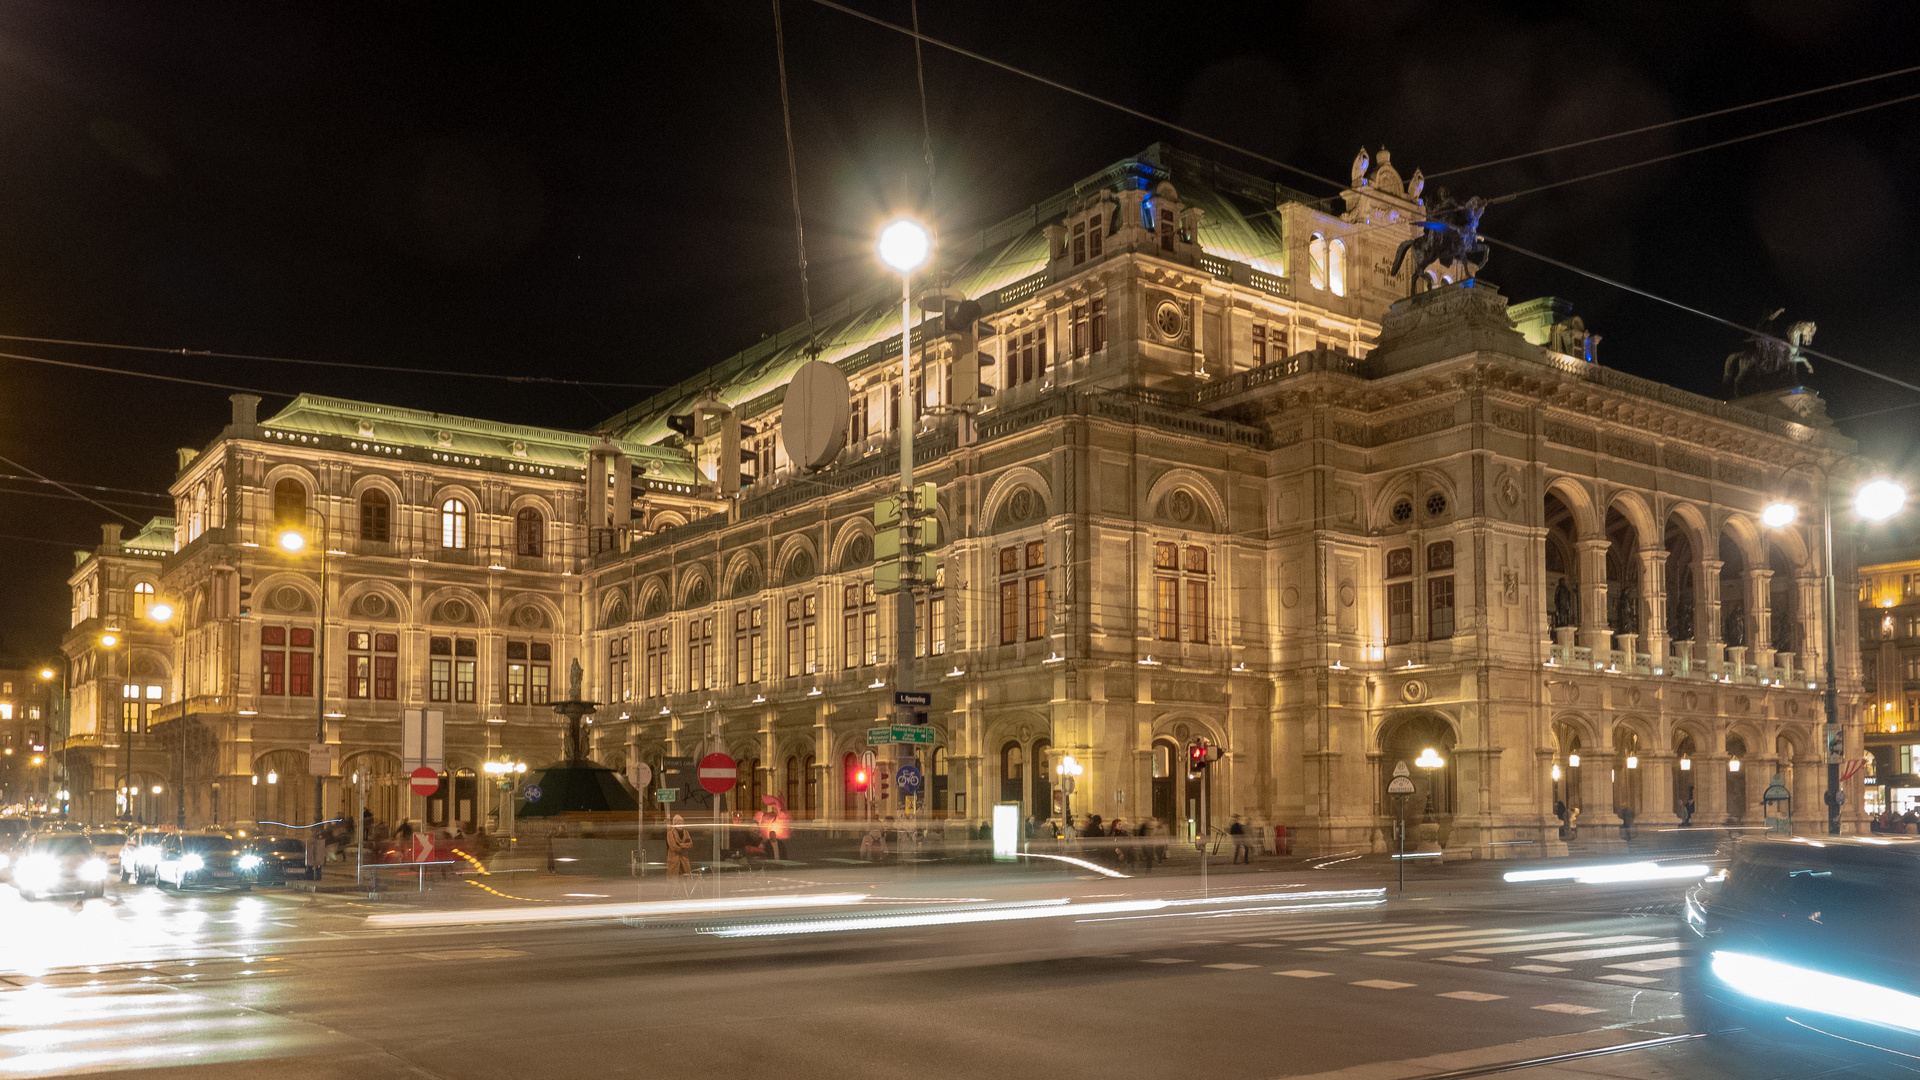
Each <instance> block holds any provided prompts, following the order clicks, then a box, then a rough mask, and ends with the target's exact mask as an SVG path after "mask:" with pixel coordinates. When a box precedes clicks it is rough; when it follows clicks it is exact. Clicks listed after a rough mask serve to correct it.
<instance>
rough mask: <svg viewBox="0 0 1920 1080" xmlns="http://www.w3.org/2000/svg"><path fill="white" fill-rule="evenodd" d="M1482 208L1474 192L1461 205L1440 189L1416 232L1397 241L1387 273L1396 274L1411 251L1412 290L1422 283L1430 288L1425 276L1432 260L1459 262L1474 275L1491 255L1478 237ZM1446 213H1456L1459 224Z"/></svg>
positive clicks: (1417, 290)
mask: <svg viewBox="0 0 1920 1080" xmlns="http://www.w3.org/2000/svg"><path fill="white" fill-rule="evenodd" d="M1486 210H1487V201H1486V200H1485V199H1482V198H1480V197H1479V196H1478V195H1476V196H1474V197H1473V198H1470V199H1468V200H1467V201H1466V203H1465V204H1459V203H1455V202H1454V201H1453V200H1452V199H1451V198H1449V197H1448V196H1447V194H1446V192H1444V191H1442V192H1441V193H1440V203H1439V205H1438V206H1436V207H1434V209H1433V212H1432V213H1431V214H1429V215H1428V217H1427V220H1425V221H1423V222H1421V223H1420V232H1419V234H1418V235H1416V236H1414V237H1413V238H1412V239H1409V240H1403V241H1401V242H1400V246H1399V248H1397V249H1395V251H1394V253H1393V269H1391V270H1389V271H1388V273H1390V274H1398V273H1399V272H1400V264H1401V262H1403V261H1404V260H1405V259H1406V257H1407V254H1408V253H1409V252H1411V253H1412V254H1413V288H1412V290H1411V291H1412V292H1419V291H1420V288H1421V283H1422V282H1426V283H1427V286H1428V287H1432V284H1433V282H1432V281H1431V280H1429V279H1428V277H1427V267H1429V266H1432V265H1433V264H1435V263H1440V264H1442V265H1447V264H1451V263H1456V262H1457V263H1461V264H1463V265H1464V266H1465V267H1466V269H1467V276H1468V277H1473V276H1475V275H1478V274H1479V273H1480V268H1481V267H1483V266H1485V265H1487V257H1488V256H1489V255H1490V254H1491V252H1490V251H1489V250H1488V248H1487V242H1486V241H1485V240H1482V239H1481V238H1480V215H1482V214H1484V213H1486ZM1449 214H1457V215H1459V217H1460V222H1459V224H1455V223H1453V222H1451V221H1448V220H1447V219H1446V216H1445V215H1449Z"/></svg>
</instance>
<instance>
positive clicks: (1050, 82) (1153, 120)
mask: <svg viewBox="0 0 1920 1080" xmlns="http://www.w3.org/2000/svg"><path fill="white" fill-rule="evenodd" d="M813 2H814V3H816V4H819V5H820V6H821V7H826V8H832V9H833V10H835V11H838V12H840V13H841V14H843V15H851V16H853V17H854V18H856V19H859V20H861V21H862V22H869V23H872V24H873V25H875V26H879V27H884V28H886V29H888V30H891V31H893V32H894V33H896V34H905V35H907V36H908V37H911V38H914V39H915V40H918V41H924V42H926V43H927V44H929V45H932V46H934V47H935V48H940V49H945V50H947V51H948V52H951V53H956V54H958V55H960V56H964V57H966V58H967V59H969V60H977V61H979V62H980V63H982V64H986V65H988V66H990V67H996V68H999V69H1000V70H1002V71H1006V72H1010V73H1012V74H1014V75H1018V76H1020V77H1021V78H1023V79H1032V80H1033V81H1034V82H1037V83H1040V84H1041V85H1043V86H1049V87H1052V88H1053V89H1055V90H1058V91H1060V92H1062V93H1065V94H1072V95H1073V96H1074V97H1077V98H1082V99H1084V100H1087V101H1091V102H1093V103H1094V104H1096V105H1104V106H1106V107H1107V108H1109V109H1113V110H1116V111H1118V112H1123V113H1126V114H1127V115H1128V116H1131V117H1133V118H1134V119H1136V120H1145V121H1146V122H1147V123H1149V124H1156V125H1158V126H1160V127H1163V128H1166V129H1167V130H1169V131H1176V132H1179V133H1180V134H1182V135H1186V136H1189V137H1191V138H1195V139H1199V140H1201V141H1203V142H1209V143H1212V144H1213V145H1215V146H1218V147H1222V148H1223V149H1227V150H1231V151H1233V152H1234V153H1236V154H1244V155H1246V156H1247V157H1250V158H1252V159H1253V160H1255V161H1258V162H1262V163H1264V164H1267V165H1272V166H1273V167H1274V168H1277V169H1284V170H1286V171H1287V172H1290V173H1294V174H1296V175H1298V176H1304V177H1306V178H1307V179H1309V180H1314V181H1318V182H1319V183H1322V184H1326V185H1327V186H1329V187H1331V188H1333V189H1334V190H1336V191H1338V190H1341V189H1343V188H1345V187H1346V186H1347V185H1346V184H1344V183H1342V182H1341V181H1338V180H1332V179H1329V178H1327V177H1325V176H1321V175H1320V174H1319V173H1316V172H1309V171H1307V170H1306V169H1302V168H1300V167H1299V166H1298V165H1289V164H1287V163H1286V162H1284V161H1281V160H1280V159H1278V158H1273V157H1268V156H1267V155H1265V154H1262V153H1260V152H1258V151H1255V150H1249V149H1247V148H1246V147H1244V146H1240V145H1238V144H1236V143H1230V142H1228V141H1227V140H1225V139H1221V138H1217V137H1215V136H1212V135H1208V134H1206V133H1205V132H1201V131H1195V130H1194V129H1193V128H1190V127H1187V126H1185V125H1184V124H1176V123H1174V122H1173V121H1171V120H1166V119H1162V118H1161V117H1158V116H1155V115H1153V114H1152V113H1146V112H1141V111H1140V110H1139V109H1136V108H1133V107H1132V106H1129V105H1122V104H1120V103H1119V102H1117V101H1114V100H1113V99H1111V98H1103V97H1101V96H1100V95H1098V94H1092V93H1088V92H1087V91H1085V90H1080V89H1077V88H1075V87H1072V86H1068V85H1067V84H1066V83H1063V82H1059V81H1058V80H1055V79H1049V78H1047V77H1046V76H1045V75H1036V74H1034V73H1033V72H1031V71H1028V70H1026V69H1025V68H1018V67H1015V66H1013V65H1012V64H1009V63H1007V62H1005V61H1003V60H995V59H994V58H992V57H991V56H984V55H982V54H980V53H977V52H974V51H973V50H972V49H967V48H962V47H961V46H959V45H955V44H953V43H952V42H948V41H942V40H940V39H939V38H936V37H930V36H928V35H926V34H923V33H920V32H919V31H918V30H914V29H912V28H910V27H905V26H901V25H899V24H898V23H890V22H888V21H887V20H885V19H882V18H879V17H877V16H873V15H869V14H867V13H866V12H864V11H857V10H855V9H853V8H850V7H848V6H846V5H845V4H838V3H835V2H834V0H813Z"/></svg>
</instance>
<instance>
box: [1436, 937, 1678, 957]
mask: <svg viewBox="0 0 1920 1080" xmlns="http://www.w3.org/2000/svg"><path fill="white" fill-rule="evenodd" d="M1652 940H1653V937H1652V936H1651V935H1648V934H1616V935H1614V936H1613V937H1597V938H1588V939H1587V940H1585V941H1568V942H1563V944H1566V945H1578V946H1580V947H1581V948H1586V947H1587V946H1590V945H1618V944H1619V943H1621V942H1623V941H1652ZM1540 948H1545V946H1543V945H1541V944H1540V943H1539V942H1535V943H1533V944H1531V945H1499V946H1495V947H1493V948H1484V949H1461V950H1460V951H1461V952H1470V953H1473V954H1474V955H1476V956H1496V955H1498V954H1500V953H1514V952H1532V951H1533V950H1534V949H1540Z"/></svg>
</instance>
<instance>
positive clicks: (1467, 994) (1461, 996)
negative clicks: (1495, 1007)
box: [1433, 990, 1507, 1001]
mask: <svg viewBox="0 0 1920 1080" xmlns="http://www.w3.org/2000/svg"><path fill="white" fill-rule="evenodd" d="M1433 996H1434V997H1443V998H1453V999H1454V1000H1456V1001H1505V1000H1507V995H1505V994H1482V993H1478V992H1476V991H1473V990H1455V991H1453V992H1451V993H1446V994H1435V995H1433Z"/></svg>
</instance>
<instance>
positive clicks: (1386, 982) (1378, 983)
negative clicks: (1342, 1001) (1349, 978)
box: [1347, 979, 1414, 990]
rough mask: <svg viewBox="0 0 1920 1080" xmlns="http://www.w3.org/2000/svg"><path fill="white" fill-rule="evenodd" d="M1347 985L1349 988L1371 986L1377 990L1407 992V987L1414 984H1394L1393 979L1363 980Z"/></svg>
mask: <svg viewBox="0 0 1920 1080" xmlns="http://www.w3.org/2000/svg"><path fill="white" fill-rule="evenodd" d="M1347 985H1348V986H1370V987H1372V988H1373V989H1375V990H1405V989H1406V988H1407V987H1409V986H1412V985H1414V984H1413V983H1403V982H1394V981H1393V980H1392V979H1362V980H1360V981H1359V982H1357V983H1348V984H1347Z"/></svg>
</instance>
